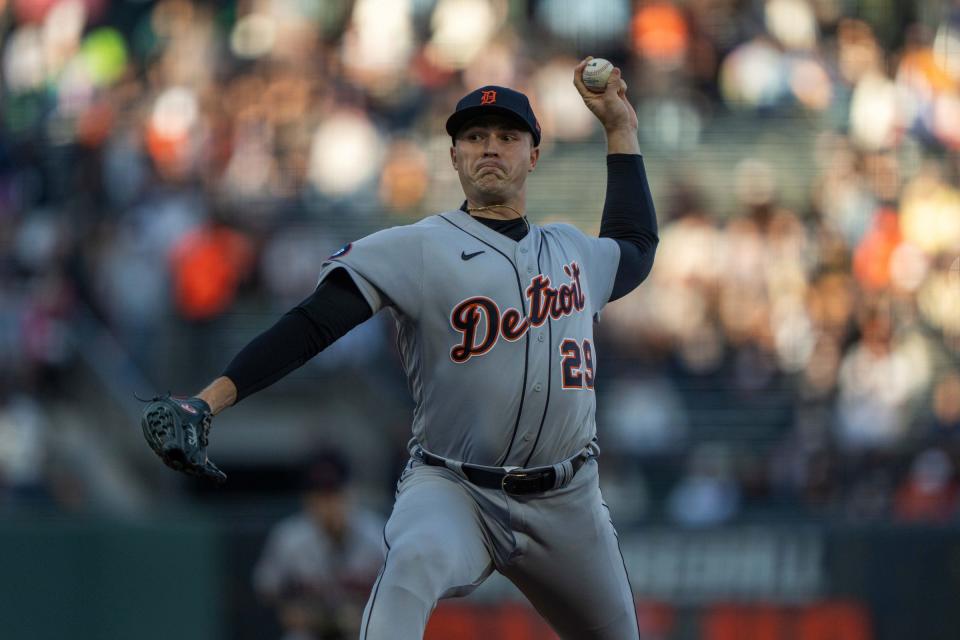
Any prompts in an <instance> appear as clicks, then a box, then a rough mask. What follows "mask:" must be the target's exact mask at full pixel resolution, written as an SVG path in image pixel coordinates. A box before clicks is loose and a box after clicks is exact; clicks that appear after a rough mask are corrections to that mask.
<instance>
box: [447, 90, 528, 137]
mask: <svg viewBox="0 0 960 640" xmlns="http://www.w3.org/2000/svg"><path fill="white" fill-rule="evenodd" d="M488 113H498V114H501V115H505V116H508V117H511V118H514V119H516V120H519V121H520V123H521V124H522V125H523V126H524V127H525V128H526V129H528V130H529V131H530V133H531V134H533V146H535V147H538V146H540V123H538V122H537V116H535V115H533V109H531V108H530V101H529V100H527V96H525V95H523V94H522V93H520V92H519V91H514V90H513V89H508V88H506V87H498V86H496V85H487V86H485V87H480V88H479V89H476V90H474V91H471V92H470V93H468V94H467V95H465V96H464V97H463V98H461V99H460V102H458V103H457V108H456V110H454V112H453V115H451V116H450V117H449V118H447V133H449V134H450V137H451V138H456V137H457V131H459V130H460V129H461V127H463V125H465V124H466V123H467V121H468V120H472V119H474V118H476V117H477V116H482V115H486V114H488Z"/></svg>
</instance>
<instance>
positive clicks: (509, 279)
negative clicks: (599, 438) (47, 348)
mask: <svg viewBox="0 0 960 640" xmlns="http://www.w3.org/2000/svg"><path fill="white" fill-rule="evenodd" d="M588 61H589V58H588V59H586V60H584V61H582V62H581V63H580V64H579V65H577V67H576V68H575V69H574V74H573V75H574V85H575V86H576V88H577V90H578V91H579V93H580V96H581V97H582V98H583V101H584V103H585V104H586V105H587V107H588V108H589V109H590V110H591V111H592V112H593V113H594V115H595V116H596V117H597V118H598V119H599V121H600V122H601V124H602V125H603V128H604V130H605V132H606V139H607V152H608V155H607V174H608V182H607V193H606V200H605V203H604V208H603V216H602V220H601V225H600V237H599V238H593V237H588V236H586V235H584V234H583V233H581V232H580V231H579V230H577V229H576V228H574V227H572V226H570V225H564V224H550V225H544V226H540V225H536V224H533V223H530V222H529V221H528V220H527V218H526V180H527V176H528V174H529V173H531V172H533V171H534V170H535V168H536V166H537V162H538V160H539V157H540V149H539V144H540V126H539V124H538V123H537V119H536V117H535V116H534V113H533V111H532V109H531V107H530V104H529V102H528V100H527V98H526V96H524V95H523V94H521V93H518V92H516V91H513V90H511V89H508V88H505V87H497V86H487V87H482V88H480V89H477V90H476V91H472V92H470V93H469V94H468V95H466V96H465V97H464V98H463V99H462V100H460V102H459V103H458V104H457V106H456V109H455V110H454V112H453V114H452V115H451V116H450V118H449V119H448V120H447V123H446V130H447V132H448V133H449V134H450V136H451V138H452V146H451V148H450V161H451V164H452V165H453V169H454V170H456V172H457V174H458V175H459V178H460V183H461V185H462V187H463V191H464V195H465V196H466V200H465V201H464V202H463V204H462V205H461V206H460V207H459V208H457V209H452V210H450V211H445V212H443V213H440V214H437V215H433V216H430V217H427V218H425V219H423V220H421V221H419V222H417V223H415V224H412V225H408V226H401V227H394V228H391V229H386V230H383V231H380V232H377V233H374V234H372V235H370V236H368V237H365V238H362V239H360V240H357V241H356V242H353V243H351V244H348V245H346V246H345V247H343V248H342V249H340V250H339V251H337V252H336V253H334V254H333V255H332V256H330V257H329V259H328V260H327V261H326V262H325V263H324V264H323V267H322V270H321V273H320V277H319V285H318V286H317V288H316V290H315V291H314V293H313V294H312V295H311V296H310V297H309V298H307V299H306V300H304V301H303V302H302V303H301V304H300V305H298V306H297V307H296V308H294V309H293V310H291V311H290V312H288V313H287V314H286V315H284V316H283V317H282V318H281V319H280V320H279V321H278V322H277V323H276V324H275V325H274V326H273V327H272V328H270V329H268V330H267V331H265V332H264V333H263V334H261V335H260V336H258V337H257V338H255V339H254V340H253V341H252V342H251V343H250V344H249V345H247V346H246V347H244V349H243V350H241V352H240V353H239V354H238V355H237V356H236V357H235V358H234V360H233V361H232V362H231V363H230V365H229V366H228V367H227V369H226V370H225V372H224V374H223V375H222V376H221V377H219V378H217V379H216V380H215V381H214V382H212V383H211V384H210V385H209V386H208V387H207V388H205V389H204V390H203V391H202V392H200V393H199V394H198V396H197V397H194V398H186V399H180V398H157V399H155V401H154V402H152V403H150V404H148V406H147V407H146V409H145V412H144V418H143V422H142V424H143V428H144V432H145V434H146V436H147V439H148V441H150V443H151V445H152V446H153V447H154V449H155V451H157V452H158V454H159V455H160V456H161V457H162V458H163V459H164V461H165V462H166V463H167V464H168V465H170V466H172V467H174V468H177V469H180V470H183V471H186V472H188V473H193V474H199V475H205V476H209V477H212V478H214V479H217V480H222V479H224V478H225V476H224V475H223V473H222V472H221V471H220V470H219V469H217V468H216V467H215V466H214V465H213V463H212V462H210V460H209V458H208V457H207V455H206V446H207V433H208V431H209V426H210V417H211V416H212V415H213V414H216V413H219V412H220V411H221V410H223V409H224V408H226V407H228V406H230V405H232V404H235V403H236V402H238V401H239V400H241V399H242V398H244V397H246V396H248V395H250V394H252V393H254V392H256V391H257V390H259V389H262V388H264V387H266V386H267V385H269V384H271V383H273V382H275V381H276V380H278V379H280V378H281V377H283V376H284V375H286V374H287V373H289V372H290V371H292V370H293V369H294V368H296V367H298V366H300V365H302V364H303V363H304V362H306V361H307V360H308V359H310V358H311V357H313V356H314V355H316V354H317V353H318V352H319V351H321V350H322V349H323V348H325V347H326V346H327V345H329V344H330V343H332V342H333V341H334V340H336V339H337V338H339V337H340V336H342V335H343V334H345V333H346V332H347V331H349V330H350V329H351V328H352V327H354V326H356V325H357V324H359V323H361V322H363V321H365V320H366V319H368V318H369V317H371V315H372V314H374V313H376V312H378V311H380V310H381V309H388V310H389V311H390V313H391V314H392V315H393V318H394V319H395V321H396V324H397V329H398V348H399V351H400V355H401V358H402V362H403V367H404V370H405V373H406V375H407V378H408V380H409V386H410V391H411V393H412V395H413V398H414V401H415V409H414V415H413V424H412V431H413V438H412V439H411V441H410V454H411V456H410V461H409V463H408V464H407V466H406V468H405V470H404V471H403V473H402V475H401V477H400V480H399V482H398V485H397V495H396V502H395V504H394V508H393V512H392V514H391V516H390V518H389V520H388V522H387V525H386V527H385V528H384V532H383V542H384V546H385V551H386V556H385V560H384V563H383V567H382V568H381V570H380V574H379V576H378V578H377V580H376V582H375V584H374V586H373V589H372V592H371V594H370V598H369V600H368V602H367V605H366V609H365V611H364V614H363V620H362V622H361V632H360V638H361V640H387V639H389V640H398V639H399V640H414V639H419V638H422V636H423V632H424V628H425V627H426V624H427V620H428V618H429V616H430V613H431V611H432V610H433V609H434V607H435V606H436V604H437V601H438V600H439V599H441V598H448V597H454V596H462V595H465V594H467V593H469V592H470V591H471V590H473V589H474V588H475V587H476V586H477V585H479V584H480V583H481V582H483V581H484V579H486V578H487V576H489V575H490V573H491V572H493V571H499V572H500V573H502V574H503V575H505V576H506V577H507V578H509V579H510V580H511V581H512V582H513V583H514V584H516V586H517V587H518V588H519V589H520V591H522V592H523V593H524V595H525V596H526V597H527V598H528V599H529V600H530V602H531V603H532V604H533V606H534V607H536V609H537V611H538V612H539V613H540V614H541V615H542V616H543V617H544V618H545V619H546V620H547V621H548V622H549V624H550V625H551V626H552V627H553V628H554V630H556V632H557V633H558V634H559V635H560V636H561V637H562V638H567V639H571V640H588V639H596V640H626V639H630V638H638V636H639V631H638V625H637V619H636V612H635V608H634V600H633V596H632V593H631V590H630V583H629V581H628V577H627V573H626V569H625V567H624V563H623V558H622V556H621V554H620V551H619V547H618V544H617V535H616V531H615V530H614V527H613V524H612V522H611V519H610V514H609V511H608V509H607V506H606V504H605V503H604V502H603V498H602V496H601V494H600V489H599V485H598V481H597V461H596V457H597V454H598V452H599V448H598V446H597V443H596V425H595V420H594V410H595V395H594V380H595V379H596V375H597V366H598V354H597V353H596V350H595V348H594V338H593V324H594V322H595V320H596V319H597V317H598V314H599V313H600V310H601V309H602V308H603V306H604V305H605V304H606V303H607V302H609V301H611V300H615V299H617V298H619V297H621V296H623V295H625V294H627V293H629V292H630V291H631V290H633V289H634V288H635V287H636V286H637V285H638V284H639V283H640V282H641V281H642V280H643V279H644V278H645V277H646V276H647V274H648V273H649V271H650V268H651V266H652V263H653V256H654V251H655V248H656V245H657V242H658V237H657V224H656V217H655V214H654V207H653V202H652V198H651V196H650V191H649V188H648V186H647V180H646V175H645V171H644V167H643V161H642V159H641V156H640V150H639V143H638V141H637V116H636V113H635V112H634V109H633V107H632V106H631V105H630V102H629V101H628V100H627V98H626V89H627V87H626V84H625V83H624V82H623V81H622V79H621V77H620V70H619V69H614V71H613V73H612V74H611V75H610V78H609V80H608V82H607V86H606V90H605V91H603V92H597V93H595V92H592V91H590V90H588V89H587V88H586V87H585V86H584V84H583V78H582V72H583V69H584V67H585V65H586V64H587V62H588ZM191 442H192V443H194V444H193V445H191V444H190V443H191Z"/></svg>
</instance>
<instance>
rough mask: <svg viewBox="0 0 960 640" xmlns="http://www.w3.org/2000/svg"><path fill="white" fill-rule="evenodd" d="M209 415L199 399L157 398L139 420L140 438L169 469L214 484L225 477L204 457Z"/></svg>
mask: <svg viewBox="0 0 960 640" xmlns="http://www.w3.org/2000/svg"><path fill="white" fill-rule="evenodd" d="M212 419H213V413H212V412H211V411H210V405H208V404H207V403H206V402H204V401H203V400H202V399H200V398H174V397H172V396H170V395H169V394H168V395H166V396H157V397H155V398H153V399H152V400H151V401H149V402H148V403H147V406H146V407H144V409H143V416H142V417H141V418H140V426H141V428H142V429H143V436H144V437H145V438H146V439H147V444H149V445H150V448H151V449H153V452H154V453H156V454H157V455H158V456H160V459H161V460H163V463H164V464H166V465H167V466H168V467H170V468H171V469H176V470H177V471H182V472H184V473H186V474H188V475H192V476H200V477H203V478H207V479H209V480H213V481H214V482H217V483H222V482H226V480H227V476H226V474H225V473H223V471H220V469H218V468H217V466H216V465H215V464H213V462H211V460H210V458H208V457H207V442H208V437H209V434H210V422H211V420H212Z"/></svg>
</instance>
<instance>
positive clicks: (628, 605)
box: [320, 211, 639, 640]
mask: <svg viewBox="0 0 960 640" xmlns="http://www.w3.org/2000/svg"><path fill="white" fill-rule="evenodd" d="M619 260H620V248H619V245H617V243H616V242H615V241H614V240H611V239H606V238H590V237H587V236H585V235H584V234H582V233H581V232H580V231H578V230H577V229H576V228H574V227H571V226H569V225H562V224H552V225H546V226H542V227H541V226H531V228H530V232H529V233H528V234H527V235H526V236H525V237H524V238H523V239H522V240H520V241H519V242H516V241H514V240H511V239H510V238H508V237H506V236H504V235H502V234H500V233H498V232H496V231H494V230H492V229H490V228H488V227H487V226H485V225H484V224H483V223H481V222H478V221H477V220H474V219H473V218H472V217H471V216H470V215H469V214H467V213H465V212H463V211H450V212H446V213H442V214H439V215H436V216H431V217H429V218H426V219H424V220H422V221H420V222H418V223H417V224H413V225H409V226H404V227H395V228H392V229H387V230H384V231H381V232H379V233H375V234H373V235H371V236H368V237H366V238H363V239H362V240H358V241H357V242H355V243H352V244H349V245H347V246H346V247H344V248H343V249H341V250H340V251H338V252H337V253H335V254H334V255H333V256H331V257H330V259H329V260H328V261H327V262H325V263H324V266H323V269H322V272H321V276H320V278H321V280H322V279H323V278H325V277H327V276H328V275H329V274H330V273H332V272H333V271H335V270H336V269H340V268H343V269H345V270H346V271H347V272H348V273H349V274H350V276H351V278H352V279H353V281H354V282H355V283H356V284H357V286H358V287H359V289H360V291H361V293H362V294H363V296H364V297H365V298H366V300H367V302H368V303H369V304H370V307H371V309H373V311H374V312H376V311H378V310H380V309H381V308H384V307H387V308H389V309H390V310H391V312H392V313H393V315H394V318H395V320H396V322H397V326H398V328H399V339H398V343H399V349H400V354H401V357H402V360H403V366H404V369H405V370H406V374H407V379H408V382H409V385H410V391H411V393H412V395H413V398H414V400H415V402H416V408H415V411H414V419H413V437H414V442H412V443H411V444H412V445H418V446H420V447H422V448H423V449H425V450H426V451H429V452H430V453H432V454H435V455H438V456H442V457H444V458H447V459H449V460H452V461H457V462H468V463H472V464H477V465H485V466H519V467H538V466H547V465H554V464H557V463H560V462H562V461H564V460H566V459H568V458H570V457H571V456H574V455H575V454H577V453H578V452H581V451H582V450H583V449H584V448H585V447H587V446H590V447H591V451H595V449H594V448H593V445H592V441H593V439H594V436H595V433H596V425H595V422H594V409H595V399H594V391H593V383H594V379H595V376H596V371H597V357H596V352H595V350H594V348H593V319H594V317H595V316H596V315H597V314H598V313H599V312H600V310H601V309H602V308H603V306H604V304H605V303H606V301H607V300H608V299H609V297H610V292H611V291H612V289H613V282H614V278H615V275H616V271H617V267H618V264H619ZM567 464H569V463H567ZM454 466H455V465H454ZM384 546H385V548H386V552H387V553H386V558H385V560H384V564H383V567H382V569H381V571H380V574H379V576H378V578H377V582H376V584H375V585H374V588H373V591H372V593H371V595H370V599H369V600H368V602H367V607H366V609H365V611H364V615H363V620H362V621H361V633H360V638H361V640H414V639H418V638H422V636H423V632H424V629H425V628H426V624H427V620H428V618H429V616H430V613H431V611H432V610H433V607H434V606H435V604H436V602H437V600H438V599H440V598H445V597H454V596H460V595H466V594H467V593H469V592H470V591H471V590H472V589H473V588H475V587H476V586H477V585H479V584H480V583H482V582H483V580H484V579H486V577H487V576H488V575H489V574H490V573H491V572H492V571H493V570H497V571H499V572H501V573H502V574H503V575H505V576H507V577H508V578H509V579H510V580H511V581H513V582H514V584H516V585H517V587H518V588H519V589H520V590H521V591H522V592H523V593H524V594H525V595H526V596H527V598H528V599H529V600H530V602H531V603H532V604H533V605H534V607H536V609H537V610H538V611H539V612H540V613H541V615H543V617H544V618H546V619H547V621H548V622H549V623H550V624H551V625H552V627H553V628H554V629H555V630H556V631H557V633H558V634H560V636H561V637H562V638H564V639H570V640H573V639H576V640H634V639H636V638H638V634H639V632H638V626H637V618H636V612H635V611H634V609H633V596H632V594H631V591H630V584H629V580H628V578H627V574H626V569H625V568H624V565H623V558H622V556H621V555H620V551H619V547H618V545H617V537H616V532H615V530H614V528H613V524H612V523H611V520H610V513H609V511H608V510H607V507H606V505H605V504H604V503H603V498H602V496H601V494H600V487H599V484H598V474H597V464H596V461H595V460H592V459H591V460H588V462H587V463H585V464H584V466H583V467H582V468H581V469H580V470H579V471H578V472H577V473H576V475H574V476H572V478H571V477H569V476H567V477H566V480H565V482H564V483H563V484H561V485H559V486H557V487H556V488H554V489H553V490H549V491H544V492H542V493H536V494H531V495H522V496H518V495H511V494H508V493H506V492H505V491H503V490H498V489H492V488H481V487H478V486H476V485H474V484H472V483H470V482H468V481H467V479H466V478H465V477H464V476H463V475H462V474H458V473H455V472H454V470H452V469H450V468H447V467H437V466H428V465H425V464H424V463H423V462H422V461H421V460H419V459H417V458H416V457H414V458H412V459H411V460H410V463H409V464H408V466H407V469H406V470H405V471H404V473H403V476H402V477H401V480H400V482H399V483H398V486H397V499H396V502H395V504H394V508H393V513H392V514H391V515H390V519H389V521H388V522H387V526H386V527H385V528H384Z"/></svg>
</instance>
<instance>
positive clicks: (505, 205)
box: [467, 198, 526, 220]
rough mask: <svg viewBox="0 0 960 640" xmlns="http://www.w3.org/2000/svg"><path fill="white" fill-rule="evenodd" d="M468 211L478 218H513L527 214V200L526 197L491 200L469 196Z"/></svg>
mask: <svg viewBox="0 0 960 640" xmlns="http://www.w3.org/2000/svg"><path fill="white" fill-rule="evenodd" d="M467 213H469V214H470V215H472V216H476V217H478V218H493V219H495V220H513V219H516V218H522V217H523V216H524V215H526V202H525V201H524V198H511V199H510V200H508V201H497V200H496V199H494V200H492V201H490V202H486V201H485V200H484V199H479V198H478V199H473V198H467Z"/></svg>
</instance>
